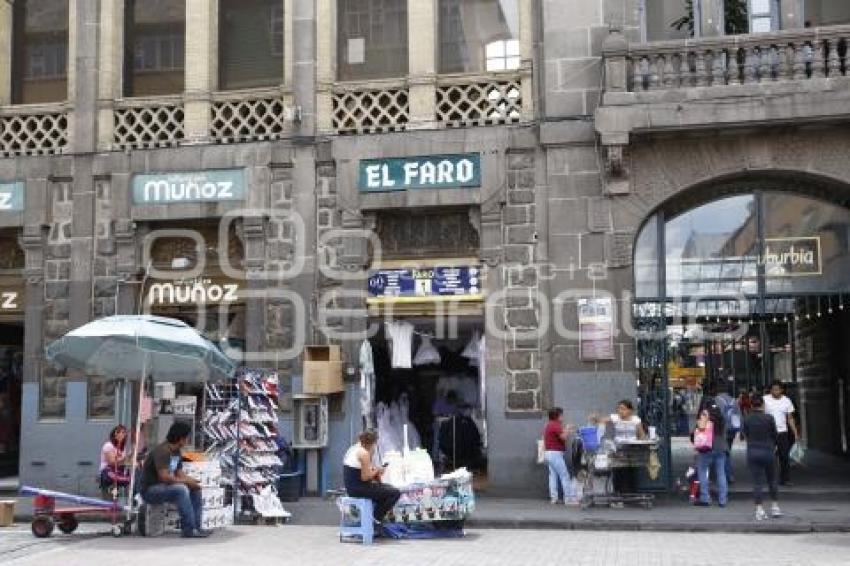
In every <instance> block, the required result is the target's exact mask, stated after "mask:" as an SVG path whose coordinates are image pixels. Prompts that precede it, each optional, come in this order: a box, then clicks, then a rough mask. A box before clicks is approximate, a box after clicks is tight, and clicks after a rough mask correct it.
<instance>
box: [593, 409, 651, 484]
mask: <svg viewBox="0 0 850 566" xmlns="http://www.w3.org/2000/svg"><path fill="white" fill-rule="evenodd" d="M602 422H604V423H610V424H611V425H612V426H613V427H614V442H628V441H629V440H640V439H643V438H644V437H645V433H644V430H643V423H641V420H640V417H639V416H637V415H636V414H635V407H634V405H633V404H632V402H631V401H629V400H628V399H623V400H622V401H620V402H619V403H617V412H616V413H613V414H611V416H609V417H607V418H604V419H602ZM611 479H612V481H613V483H614V491H616V492H617V493H619V494H621V495H622V494H633V493H637V469H636V468H614V470H613V471H612V478H611Z"/></svg>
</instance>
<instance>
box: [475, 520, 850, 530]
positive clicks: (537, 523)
mask: <svg viewBox="0 0 850 566" xmlns="http://www.w3.org/2000/svg"><path fill="white" fill-rule="evenodd" d="M466 527H467V528H476V529H506V530H560V531H643V532H670V533H672V532H679V533H760V534H804V533H848V532H850V522H847V523H809V522H806V523H780V522H768V523H764V524H757V523H753V522H731V523H730V522H723V523H681V522H679V523H674V522H645V521H632V520H621V521H599V520H586V521H546V520H536V519H529V520H522V519H519V520H517V519H468V520H467V521H466Z"/></svg>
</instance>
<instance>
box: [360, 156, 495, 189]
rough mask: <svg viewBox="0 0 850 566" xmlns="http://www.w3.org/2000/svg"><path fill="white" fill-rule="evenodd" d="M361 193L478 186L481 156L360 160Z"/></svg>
mask: <svg viewBox="0 0 850 566" xmlns="http://www.w3.org/2000/svg"><path fill="white" fill-rule="evenodd" d="M358 186H359V187H360V191H361V192H367V193H369V192H386V191H403V190H405V189H449V188H452V189H453V188H462V187H480V186H481V156H480V155H479V154H477V153H464V154H459V155H425V156H420V157H397V158H391V159H364V160H361V161H360V175H359V183H358Z"/></svg>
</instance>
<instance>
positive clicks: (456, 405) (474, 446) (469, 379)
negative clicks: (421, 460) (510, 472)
mask: <svg viewBox="0 0 850 566" xmlns="http://www.w3.org/2000/svg"><path fill="white" fill-rule="evenodd" d="M370 322H371V323H372V324H373V328H375V329H376V330H377V332H376V333H375V335H374V336H373V337H372V338H371V339H370V340H369V343H370V345H371V347H372V353H373V360H374V369H375V399H374V405H373V410H374V419H375V421H374V424H375V426H377V428H378V431H379V436H380V438H379V450H380V451H381V452H382V454H381V455H382V456H383V455H385V454H387V453H388V452H390V451H398V452H402V451H403V450H404V449H405V448H409V449H411V450H413V449H416V448H422V449H424V450H426V451H427V452H428V454H429V455H430V457H431V460H432V462H433V464H434V471H435V473H436V474H438V475H439V474H441V473H445V472H451V471H453V470H455V469H458V468H461V467H465V468H467V469H468V470H470V471H471V472H473V474H474V477H475V480H476V483H477V485H478V486H479V487H482V486H484V485H485V484H486V475H487V423H486V413H485V395H484V388H483V386H484V375H483V371H482V364H483V361H484V358H483V354H484V344H483V342H482V336H483V329H484V317H483V316H481V315H460V316H456V317H441V316H439V317H433V316H408V317H396V318H394V319H393V320H391V321H387V320H386V319H384V318H380V319H379V318H374V319H372V320H371V321H370ZM408 332H409V337H410V338H409V341H408V340H407V338H406V336H408V334H407V333H408ZM400 349H405V350H408V349H409V352H410V355H409V356H405V355H399V352H398V350H400ZM405 358H407V359H409V362H410V363H409V367H407V366H408V364H407V363H406V359H405ZM405 425H406V426H407V446H405V436H404V433H405Z"/></svg>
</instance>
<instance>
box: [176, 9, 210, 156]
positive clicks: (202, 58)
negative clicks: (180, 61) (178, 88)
mask: <svg viewBox="0 0 850 566" xmlns="http://www.w3.org/2000/svg"><path fill="white" fill-rule="evenodd" d="M217 87H218V2H210V1H209V0H186V93H185V99H186V102H185V109H184V116H185V118H184V120H185V126H184V127H185V130H186V141H187V143H204V142H207V141H209V138H210V107H211V104H212V97H211V94H212V92H213V91H214V90H215V89H216V88H217Z"/></svg>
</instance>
